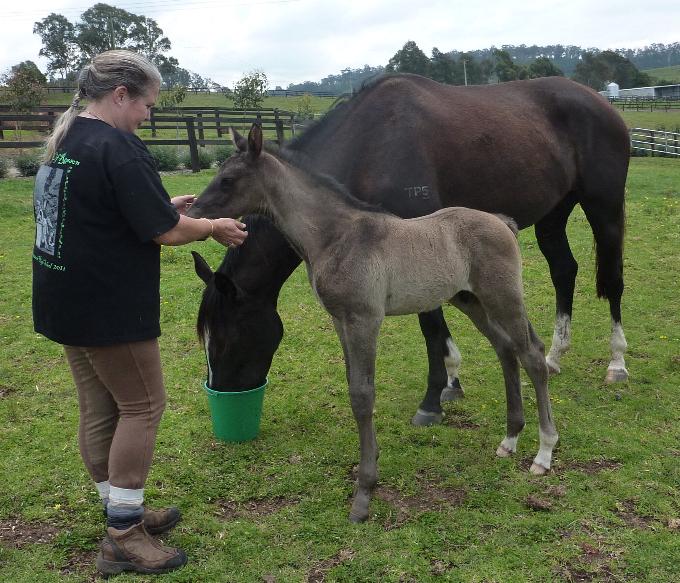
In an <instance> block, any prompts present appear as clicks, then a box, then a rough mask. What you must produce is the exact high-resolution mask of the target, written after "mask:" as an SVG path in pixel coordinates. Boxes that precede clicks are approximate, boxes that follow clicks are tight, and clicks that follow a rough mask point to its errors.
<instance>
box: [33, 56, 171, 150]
mask: <svg viewBox="0 0 680 583" xmlns="http://www.w3.org/2000/svg"><path fill="white" fill-rule="evenodd" d="M160 84H161V75H160V73H159V72H158V69H157V68H156V66H155V65H154V64H153V63H151V61H149V60H148V59H147V58H146V57H144V56H142V55H139V54H137V53H134V52H132V51H126V50H119V49H116V50H112V51H106V52H104V53H101V54H99V55H97V56H96V57H95V58H94V59H92V61H91V62H90V63H89V64H88V65H86V66H85V67H84V68H83V69H82V71H81V72H80V74H79V75H78V89H77V91H76V94H75V96H74V98H73V102H72V104H71V107H70V108H69V109H68V110H67V111H66V112H65V113H63V114H62V115H61V116H60V117H59V119H58V120H57V123H56V124H55V126H54V131H53V132H52V135H51V136H50V137H49V139H48V141H47V151H46V156H45V159H46V161H49V160H50V159H51V158H52V156H53V155H54V153H55V152H56V150H57V148H58V147H59V143H60V142H61V140H62V139H63V138H64V136H65V135H66V133H67V131H68V129H69V128H70V127H71V124H72V123H73V120H74V119H75V118H76V117H77V115H78V108H79V105H80V100H81V99H82V98H86V99H88V100H90V101H91V102H94V103H96V104H98V105H101V106H103V107H106V108H112V109H111V110H110V111H111V113H112V115H113V116H114V117H115V118H116V122H117V123H116V124H115V125H116V127H120V129H123V130H126V131H130V132H132V131H134V130H135V129H137V127H139V124H140V123H141V122H142V121H144V119H146V117H147V115H148V110H149V108H150V106H151V105H153V103H154V102H155V99H156V95H157V94H158V90H159V88H160Z"/></svg>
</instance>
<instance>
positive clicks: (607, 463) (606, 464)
mask: <svg viewBox="0 0 680 583" xmlns="http://www.w3.org/2000/svg"><path fill="white" fill-rule="evenodd" d="M620 467H621V462H619V461H617V460H613V459H607V458H596V459H592V460H588V461H579V460H573V461H566V462H558V463H557V464H555V467H554V468H553V469H554V471H555V473H557V474H560V473H562V472H567V471H569V470H576V471H578V472H583V473H584V474H587V475H589V476H592V475H593V474H598V473H599V472H602V471H605V470H618V469H619V468H620Z"/></svg>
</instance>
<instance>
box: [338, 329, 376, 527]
mask: <svg viewBox="0 0 680 583" xmlns="http://www.w3.org/2000/svg"><path fill="white" fill-rule="evenodd" d="M333 323H334V324H335V329H336V331H337V333H338V336H339V337H340V342H341V343H342V347H343V351H344V353H345V363H346V367H347V382H348V383H349V396H350V402H351V404H352V412H353V413H354V419H355V420H356V422H357V426H358V428H359V447H360V452H361V457H360V461H359V475H358V478H357V483H356V487H355V490H354V499H353V500H352V509H351V510H350V514H349V519H350V520H351V521H352V522H363V521H364V520H366V519H367V518H368V505H369V502H370V500H371V494H372V492H373V489H374V488H375V485H376V483H377V481H378V463H377V462H378V442H377V440H376V437H375V428H374V426H373V406H374V404H375V384H374V382H375V358H376V346H377V339H378V332H379V330H380V324H381V323H382V318H371V317H370V316H368V317H360V316H349V317H347V318H344V319H338V318H333Z"/></svg>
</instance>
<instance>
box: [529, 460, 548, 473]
mask: <svg viewBox="0 0 680 583" xmlns="http://www.w3.org/2000/svg"><path fill="white" fill-rule="evenodd" d="M548 472H550V468H546V467H544V466H542V465H541V464H537V463H536V462H534V463H533V464H531V467H530V468H529V473H531V474H533V475H534V476H545V475H546V474H547V473H548Z"/></svg>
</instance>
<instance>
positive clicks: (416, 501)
mask: <svg viewBox="0 0 680 583" xmlns="http://www.w3.org/2000/svg"><path fill="white" fill-rule="evenodd" d="M420 485H421V488H420V492H419V493H418V494H414V495H410V496H409V495H405V494H402V493H401V492H399V490H397V489H396V488H392V487H390V486H378V487H377V488H376V489H375V497H376V498H380V499H381V500H384V501H385V502H387V503H388V504H390V505H391V506H393V507H394V508H395V510H396V515H393V516H390V518H389V519H388V521H387V523H386V524H385V529H386V530H392V529H393V528H399V527H400V526H402V525H403V524H404V523H405V522H406V521H407V520H408V519H409V518H410V517H411V516H412V515H414V514H419V513H421V512H426V511H427V510H433V509H437V508H441V507H443V506H454V507H455V506H461V505H462V504H463V502H464V500H465V497H466V495H467V493H466V492H465V490H463V489H459V488H445V487H441V486H438V485H435V484H432V483H431V482H421V484H420Z"/></svg>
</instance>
